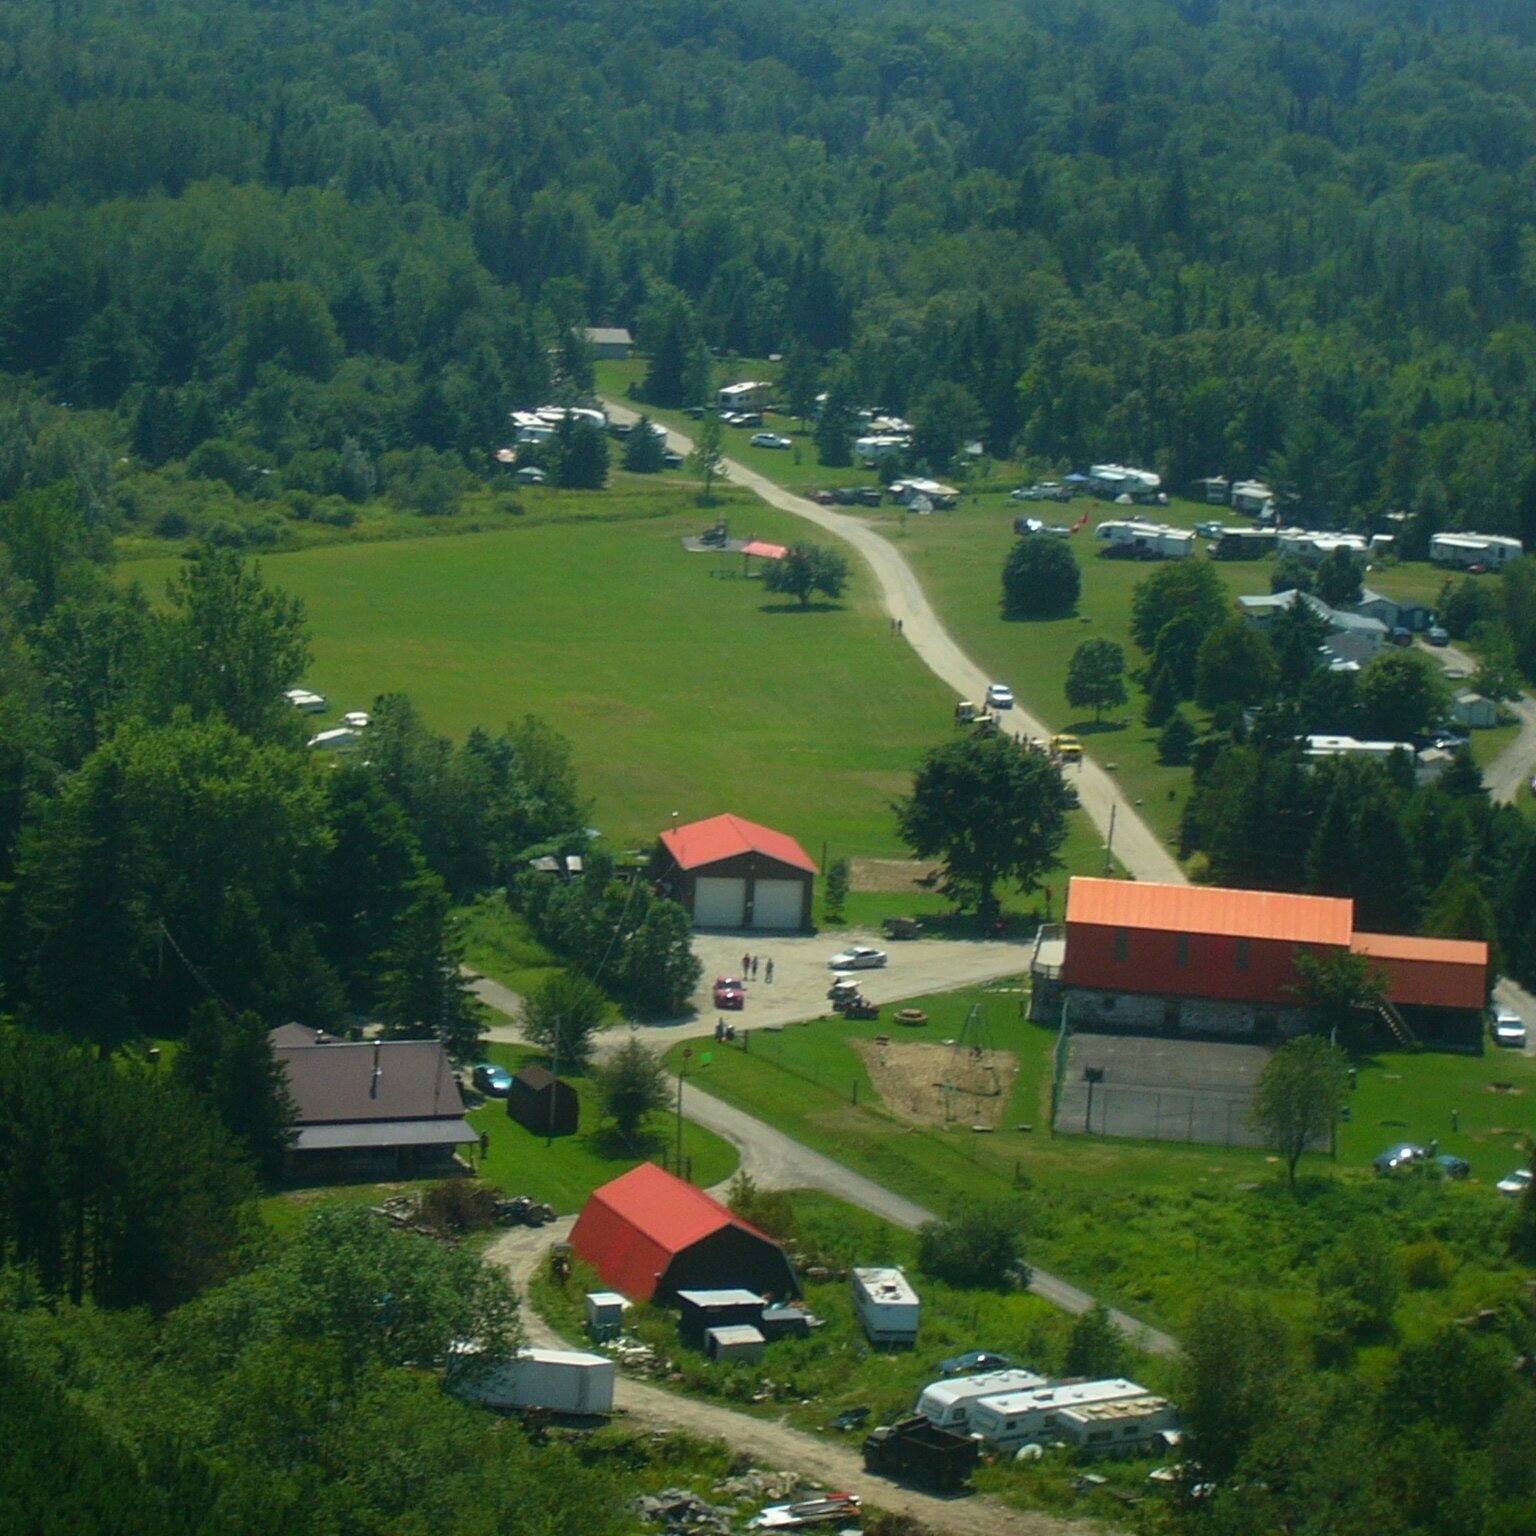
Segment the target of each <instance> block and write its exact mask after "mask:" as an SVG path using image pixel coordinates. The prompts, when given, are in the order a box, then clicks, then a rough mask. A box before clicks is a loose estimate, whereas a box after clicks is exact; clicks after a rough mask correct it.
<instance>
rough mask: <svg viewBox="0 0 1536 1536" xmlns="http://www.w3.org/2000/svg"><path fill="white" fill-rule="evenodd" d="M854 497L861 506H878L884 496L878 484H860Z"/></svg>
mask: <svg viewBox="0 0 1536 1536" xmlns="http://www.w3.org/2000/svg"><path fill="white" fill-rule="evenodd" d="M854 499H855V500H856V501H857V502H858V504H859V505H860V506H861V507H878V506H879V505H880V503H881V502H882V501H883V500H884V499H885V498H884V496H883V495H882V494H881V491H880V487H879V486H878V485H861V486H860V487H859V490H858V495H857V496H856V497H855V498H854Z"/></svg>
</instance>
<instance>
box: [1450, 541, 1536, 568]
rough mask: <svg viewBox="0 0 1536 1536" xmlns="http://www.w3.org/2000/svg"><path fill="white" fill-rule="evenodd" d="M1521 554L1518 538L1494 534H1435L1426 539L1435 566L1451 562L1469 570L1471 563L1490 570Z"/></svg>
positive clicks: (1502, 565) (1522, 546)
mask: <svg viewBox="0 0 1536 1536" xmlns="http://www.w3.org/2000/svg"><path fill="white" fill-rule="evenodd" d="M1524 553H1525V546H1524V545H1522V544H1521V542H1520V540H1519V539H1508V538H1504V537H1502V536H1501V535H1499V534H1496V533H1437V534H1434V535H1433V536H1432V537H1431V538H1430V541H1429V558H1430V560H1431V562H1432V563H1433V564H1435V565H1452V566H1455V567H1457V568H1458V569H1459V570H1470V569H1471V568H1472V567H1473V566H1474V565H1478V566H1482V567H1484V568H1485V569H1487V570H1490V571H1499V570H1503V568H1504V566H1505V565H1506V564H1508V562H1509V561H1511V560H1518V559H1519V558H1520V556H1521V555H1522V554H1524Z"/></svg>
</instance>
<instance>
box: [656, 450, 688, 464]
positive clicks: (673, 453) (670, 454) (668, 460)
mask: <svg viewBox="0 0 1536 1536" xmlns="http://www.w3.org/2000/svg"><path fill="white" fill-rule="evenodd" d="M661 462H662V464H663V465H665V466H666V468H668V469H681V468H682V467H683V456H682V454H680V453H679V452H678V451H677V449H675V448H668V449H667V451H666V452H665V453H663V454H662V456H661Z"/></svg>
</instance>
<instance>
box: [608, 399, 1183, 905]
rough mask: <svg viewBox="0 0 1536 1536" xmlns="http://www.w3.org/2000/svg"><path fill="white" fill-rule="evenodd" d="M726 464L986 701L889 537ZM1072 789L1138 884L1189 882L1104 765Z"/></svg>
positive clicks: (672, 439) (967, 661)
mask: <svg viewBox="0 0 1536 1536" xmlns="http://www.w3.org/2000/svg"><path fill="white" fill-rule="evenodd" d="M603 405H604V406H605V407H606V409H607V411H608V413H609V415H610V416H611V417H612V418H613V419H614V420H615V421H619V422H626V421H627V422H635V421H638V420H639V415H638V413H637V412H636V411H634V410H633V409H632V408H631V407H629V406H626V405H623V404H621V403H620V402H619V401H617V400H613V399H605V400H604V401H603ZM667 441H668V443H669V444H670V446H671V447H673V448H674V449H675V450H676V451H677V452H679V453H684V454H686V453H691V452H692V451H693V443H692V441H691V439H689V438H687V437H685V436H683V435H682V434H681V433H679V432H672V431H669V432H668V433H667ZM725 464H726V467H727V469H728V471H729V477H730V480H731V483H732V484H733V485H739V486H742V487H744V488H745V489H746V490H749V491H752V492H753V493H754V494H755V495H757V496H759V497H761V498H762V499H763V500H764V501H766V502H767V503H768V505H769V506H771V507H777V508H779V510H780V511H783V512H789V513H792V514H793V515H794V516H795V517H801V518H804V519H805V520H806V522H808V523H814V524H815V525H816V526H817V527H818V528H822V529H825V530H826V532H828V533H830V534H834V535H836V537H838V538H839V539H842V540H843V541H844V542H845V543H847V544H850V545H852V547H853V548H854V549H855V550H856V551H857V552H858V553H859V555H860V556H861V557H862V558H863V560H864V562H865V564H866V565H868V566H869V568H870V570H871V571H872V572H873V573H874V576H875V580H876V581H877V582H878V583H879V585H880V594H881V597H882V599H883V600H884V603H885V609H886V612H887V613H889V614H890V616H891V617H892V618H893V619H899V620H900V621H901V633H902V636H903V638H904V639H905V640H906V641H907V643H908V644H909V645H910V646H911V647H912V649H913V650H914V651H916V652H917V654H918V656H919V657H921V659H922V661H923V663H924V665H925V666H927V668H928V670H929V671H930V672H932V673H933V674H934V676H935V677H937V678H938V679H939V680H940V681H941V682H943V683H944V684H945V685H946V686H947V687H949V688H951V689H952V690H953V691H954V693H955V695H956V697H958V698H964V699H979V698H981V697H983V696H984V694H985V693H986V690H987V684H988V683H989V682H991V680H992V679H991V678H990V677H989V676H988V675H987V673H986V672H985V671H983V669H982V668H981V667H980V666H978V665H977V663H976V662H975V661H973V660H972V659H971V658H970V657H969V656H967V655H966V653H965V652H964V651H963V650H961V649H960V647H959V645H958V644H957V643H956V641H955V639H954V636H952V635H951V634H950V632H949V631H948V630H947V629H946V628H945V627H944V624H943V622H942V621H941V620H940V618H939V616H938V614H936V613H935V612H934V610H933V606H932V604H931V603H929V601H928V598H927V595H926V594H925V593H924V591H923V588H922V584H921V583H920V582H919V581H918V579H917V576H916V574H915V573H914V571H913V570H912V567H911V566H909V565H908V564H907V562H906V560H905V559H903V558H902V555H901V553H900V551H899V550H897V549H896V547H895V546H894V545H893V544H892V543H891V542H890V541H889V540H888V539H886V538H883V537H882V536H881V535H880V534H878V533H876V532H875V530H874V529H873V528H871V527H870V526H869V525H868V524H867V523H865V522H863V521H861V520H860V519H859V518H856V517H850V516H848V514H847V513H845V512H835V511H833V510H832V508H830V507H823V506H821V505H819V504H818V503H817V502H814V501H809V500H807V499H806V498H805V497H804V496H796V495H795V494H794V493H793V492H791V491H786V490H785V489H784V487H783V486H781V485H776V484H775V483H774V482H773V481H772V480H769V479H768V478H766V477H765V476H763V475H760V474H758V472H757V471H756V470H754V469H750V468H748V467H747V466H746V465H745V464H742V463H739V462H738V461H737V460H735V459H726V460H725ZM1001 719H1002V724H1003V728H1004V729H1005V730H1006V731H1007V732H1008V733H1009V735H1011V736H1016V737H1034V738H1036V739H1037V740H1046V739H1048V738H1049V737H1050V736H1051V735H1052V734H1054V733H1053V731H1052V729H1051V727H1050V726H1048V725H1046V724H1045V723H1044V722H1043V721H1041V720H1038V719H1036V718H1035V717H1034V716H1033V715H1031V714H1029V713H1028V712H1027V711H1025V710H1023V709H1019V708H1017V707H1015V708H1014V709H1013V710H1012V711H1010V712H1008V713H1005V714H1004V715H1003V716H1002V717H1001ZM1072 783H1073V785H1074V787H1075V788H1076V790H1077V794H1078V799H1079V800H1080V801H1081V802H1082V806H1083V809H1084V810H1085V811H1086V812H1087V813H1088V816H1089V818H1090V820H1092V822H1093V824H1094V825H1095V826H1096V827H1097V828H1098V829H1099V831H1100V833H1101V834H1103V836H1104V838H1105V841H1106V842H1108V841H1109V840H1110V828H1111V820H1113V828H1114V837H1113V844H1114V847H1113V851H1114V854H1115V857H1116V858H1118V859H1119V860H1120V863H1121V864H1122V865H1123V866H1124V868H1125V869H1126V871H1127V872H1128V873H1129V874H1130V875H1131V876H1132V878H1133V879H1136V880H1156V881H1161V882H1162V883H1164V884H1167V885H1185V884H1187V883H1188V881H1187V879H1186V877H1185V874H1184V871H1183V870H1182V869H1180V868H1179V864H1178V861H1177V860H1176V859H1175V858H1174V857H1173V856H1172V854H1170V853H1169V852H1168V850H1167V849H1166V848H1164V847H1163V845H1162V844H1161V843H1160V842H1159V841H1158V840H1157V837H1156V836H1155V834H1154V833H1153V831H1152V829H1151V828H1150V827H1149V826H1148V825H1147V824H1146V822H1145V821H1143V820H1142V818H1141V814H1140V813H1139V812H1138V811H1137V809H1136V807H1135V806H1134V805H1133V804H1132V803H1131V801H1130V800H1129V799H1128V798H1127V797H1126V796H1125V795H1124V794H1123V793H1122V792H1121V790H1120V786H1119V785H1118V784H1116V783H1115V781H1114V779H1113V778H1111V777H1110V775H1109V774H1108V772H1106V771H1105V769H1104V768H1103V767H1102V766H1100V764H1098V763H1097V762H1095V761H1094V760H1093V759H1092V758H1091V757H1089V756H1087V755H1086V754H1085V755H1084V757H1083V760H1082V763H1081V765H1080V767H1079V769H1078V771H1077V772H1075V773H1074V774H1073V775H1072Z"/></svg>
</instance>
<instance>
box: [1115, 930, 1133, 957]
mask: <svg viewBox="0 0 1536 1536" xmlns="http://www.w3.org/2000/svg"><path fill="white" fill-rule="evenodd" d="M1130 953H1131V936H1130V934H1129V933H1127V932H1126V930H1125V929H1124V928H1116V929H1115V959H1116V960H1125V959H1128V958H1129V957H1130Z"/></svg>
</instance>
